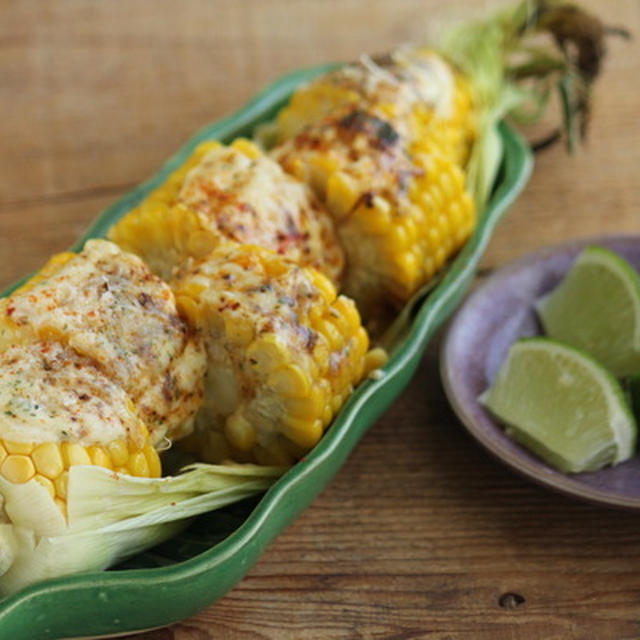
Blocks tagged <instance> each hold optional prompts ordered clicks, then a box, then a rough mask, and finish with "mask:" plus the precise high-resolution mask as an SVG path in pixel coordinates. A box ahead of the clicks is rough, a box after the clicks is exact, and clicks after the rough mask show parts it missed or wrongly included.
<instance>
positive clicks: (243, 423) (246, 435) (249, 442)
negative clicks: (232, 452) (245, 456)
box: [224, 414, 256, 451]
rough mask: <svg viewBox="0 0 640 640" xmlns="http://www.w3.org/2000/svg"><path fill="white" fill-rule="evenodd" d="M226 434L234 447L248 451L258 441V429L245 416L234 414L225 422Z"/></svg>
mask: <svg viewBox="0 0 640 640" xmlns="http://www.w3.org/2000/svg"><path fill="white" fill-rule="evenodd" d="M224 431H225V435H226V436H227V439H228V440H229V443H230V444H231V446H232V447H235V448H236V449H240V451H248V450H249V449H251V447H253V446H254V445H255V443H256V430H255V429H254V427H253V425H252V424H251V423H250V422H249V421H248V420H247V419H246V418H244V417H243V416H241V415H238V414H232V415H230V416H229V417H228V418H227V421H226V423H225V430H224Z"/></svg>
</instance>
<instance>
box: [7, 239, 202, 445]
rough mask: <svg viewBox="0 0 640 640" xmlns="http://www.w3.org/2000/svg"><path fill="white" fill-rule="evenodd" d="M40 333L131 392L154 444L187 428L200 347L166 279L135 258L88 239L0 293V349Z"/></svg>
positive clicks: (198, 385) (194, 405) (196, 391)
mask: <svg viewBox="0 0 640 640" xmlns="http://www.w3.org/2000/svg"><path fill="white" fill-rule="evenodd" d="M41 340H46V341H55V342H59V343H60V344H62V345H65V346H67V347H69V348H70V349H72V350H73V351H75V352H76V353H77V354H79V355H80V356H83V357H85V358H88V359H90V360H92V361H93V362H94V363H95V364H96V366H98V367H99V368H100V369H101V371H102V372H103V373H104V374H105V375H107V376H108V377H109V378H110V379H111V380H112V381H113V382H114V383H115V384H117V385H118V386H120V387H121V388H122V389H123V390H124V391H125V392H126V393H127V394H128V396H129V397H130V398H131V401H132V402H133V404H134V406H135V408H136V411H137V412H138V413H139V415H140V418H141V419H142V420H143V421H144V422H145V424H147V425H148V427H149V431H150V433H151V438H152V441H153V443H154V444H155V445H158V444H159V443H160V442H161V441H162V440H163V439H164V438H165V437H169V438H171V439H175V438H178V437H181V436H182V435H186V433H188V432H189V431H190V430H191V428H192V425H193V418H194V415H195V413H196V410H197V409H198V407H199V405H200V403H201V402H202V392H203V390H202V377H203V373H204V368H205V357H204V352H203V349H202V346H201V344H200V342H199V340H197V339H196V337H195V336H194V335H193V334H192V332H191V331H190V330H189V329H188V328H187V326H186V325H185V324H184V323H183V322H182V321H181V320H180V318H179V317H178V315H177V312H176V308H175V302H174V297H173V294H172V292H171V290H170V289H169V287H168V286H167V285H166V284H165V283H163V282H162V281H161V280H160V279H159V278H157V277H156V276H154V275H153V274H151V272H150V271H149V270H148V269H147V268H146V267H145V265H144V264H143V263H142V261H141V260H140V259H139V258H137V257H135V256H132V255H128V254H125V253H123V252H122V251H120V249H118V248H117V247H116V245H114V244H112V243H110V242H107V241H105V240H91V241H89V242H87V244H86V245H85V248H84V249H83V250H82V251H81V252H80V253H79V254H77V255H76V254H71V253H69V254H63V255H62V256H58V257H54V258H53V259H52V261H51V262H50V263H49V264H48V265H46V266H45V267H44V269H43V271H42V272H41V275H37V276H36V278H35V279H34V280H33V281H32V282H30V283H27V285H26V286H24V287H23V288H22V289H21V290H18V291H17V292H15V293H14V294H13V295H12V296H10V297H9V298H5V299H3V300H2V301H1V302H0V351H4V350H6V349H8V348H9V347H11V346H15V345H18V344H28V343H33V342H37V341H41Z"/></svg>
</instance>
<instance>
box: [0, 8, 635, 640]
mask: <svg viewBox="0 0 640 640" xmlns="http://www.w3.org/2000/svg"><path fill="white" fill-rule="evenodd" d="M445 4H447V3H443V2H439V1H438V0H373V1H372V0H323V1H315V2H313V1H310V0H307V1H296V0H244V1H242V0H216V1H213V0H187V1H185V2H181V3H177V2H174V1H173V0H157V1H155V2H149V1H145V0H111V1H110V2H95V1H93V0H58V1H57V2H51V3H48V2H38V1H37V0H20V1H18V0H14V1H11V0H1V1H0V141H1V143H2V151H1V154H0V287H3V286H4V285H6V284H9V283H10V282H11V281H13V280H15V279H16V278H17V277H19V276H22V275H24V274H25V273H27V272H28V271H30V270H33V269H35V268H37V267H38V266H39V265H40V264H41V263H42V262H43V261H44V260H45V259H46V257H47V256H49V255H50V254H51V253H53V252H55V251H59V250H62V249H64V248H66V247H67V246H68V245H69V244H71V243H72V241H73V240H75V239H76V238H77V237H78V235H79V234H80V233H81V232H82V230H83V229H84V228H85V227H86V226H87V225H88V224H89V223H90V221H92V220H93V219H94V218H95V217H96V215H97V214H98V213H99V212H100V211H101V210H102V209H103V208H104V207H105V206H106V205H108V204H109V203H110V202H112V201H113V200H114V199H115V198H117V197H118V196H119V195H120V194H122V193H124V192H125V191H127V190H128V189H129V188H131V187H132V186H133V185H135V184H137V183H139V182H140V181H142V180H143V179H144V178H146V177H147V176H148V175H150V174H151V173H153V172H154V171H155V170H156V169H157V168H158V167H159V166H160V164H161V163H162V162H163V161H164V160H165V159H166V158H167V157H168V156H169V155H170V154H171V153H172V152H173V151H175V150H176V149H177V148H178V147H179V146H180V144H181V143H182V142H183V141H184V140H185V139H186V138H187V137H188V136H189V135H190V134H192V133H193V132H194V131H196V130H197V129H198V128H199V127H201V126H203V125H204V124H206V123H208V122H210V121H212V120H215V119H216V118H218V117H220V116H222V115H224V114H225V113H228V112H230V111H232V110H234V109H236V108H238V107H239V106H241V105H242V104H243V103H244V102H245V100H246V99H247V98H249V97H250V96H251V95H252V94H254V93H255V92H256V91H257V90H258V89H259V88H261V87H262V86H264V85H265V84H266V83H268V82H269V81H271V80H273V79H275V78H276V77H278V76H279V75H280V74H282V73H284V72H286V71H289V70H292V69H294V68H297V67H300V66H304V65H311V64H314V63H319V62H324V61H327V60H341V59H351V58H354V57H356V56H357V55H358V54H360V53H361V52H365V51H367V52H376V51H383V50H385V49H386V48H389V47H390V46H392V45H394V44H397V43H399V42H402V41H406V40H413V41H418V40H421V39H423V38H424V37H425V36H426V34H427V33H428V32H429V29H430V28H434V25H435V27H436V28H437V26H438V24H440V23H441V20H442V18H447V19H450V18H452V17H456V16H468V15H469V14H470V13H472V12H474V11H479V10H481V9H482V8H485V7H486V6H488V4H489V3H486V2H479V1H477V2H471V1H468V2H451V3H448V5H447V7H446V8H445V6H444V5H445ZM587 4H588V5H589V6H590V7H591V8H592V9H594V10H595V11H599V12H600V13H601V14H604V15H605V16H606V17H607V19H608V21H609V22H611V23H614V24H620V25H624V26H626V27H627V28H629V29H631V30H632V31H635V33H636V34H637V36H638V37H640V2H638V0H614V1H612V2H607V3H604V2H596V1H595V0H591V1H590V2H588V3H587ZM639 78H640V45H639V44H638V38H636V40H635V41H632V42H623V41H616V40H612V41H611V42H610V46H609V57H608V59H607V62H606V66H605V73H604V76H603V78H602V80H601V82H599V84H598V86H597V89H596V92H595V96H594V97H595V109H594V117H593V126H592V129H591V133H590V136H589V140H588V144H587V145H586V146H585V147H584V148H583V149H582V150H581V152H580V153H579V154H577V155H575V156H573V157H568V156H566V155H565V153H564V152H563V150H562V149H561V148H553V149H550V150H548V151H546V152H544V153H542V154H540V155H539V156H538V158H537V167H536V170H535V174H534V176H533V178H532V180H531V182H530V184H529V185H528V187H527V189H526V191H525V193H524V194H523V195H522V197H521V198H520V199H519V200H518V202H517V203H516V204H515V206H513V207H512V209H511V211H510V213H509V214H508V217H507V219H506V220H505V221H504V223H503V224H502V225H501V226H500V228H499V230H498V231H497V233H496V234H495V237H494V239H493V241H492V242H491V245H490V247H489V249H488V252H487V254H486V257H485V259H484V262H483V265H484V268H485V269H492V268H495V267H497V266H499V265H501V264H504V263H505V262H507V261H509V260H510V259H512V258H515V257H517V256H520V255H522V254H523V253H526V252H528V251H530V250H532V249H535V248H537V247H540V246H543V245H547V244H550V243H556V242H560V241H563V240H566V239H570V238H577V237H584V236H588V235H593V234H599V233H603V232H611V233H614V232H616V233H619V232H638V231H640V206H639V202H638V201H639V197H640V182H639V181H638V179H637V172H638V166H639V165H640V119H639V117H640V82H639ZM438 346H439V340H436V341H435V342H434V344H433V345H432V347H431V348H430V349H429V350H428V352H427V353H426V355H425V358H424V361H423V363H422V365H421V367H420V369H419V371H418V373H417V375H416V377H415V379H414V381H413V383H412V384H411V386H410V387H409V388H408V389H407V391H406V392H405V393H404V394H403V396H402V397H401V398H400V399H399V400H398V402H397V403H396V404H395V405H394V407H393V408H392V409H390V410H389V411H388V413H387V414H386V415H385V416H384V417H383V418H382V419H381V420H380V421H379V422H378V423H377V424H376V425H375V426H374V427H373V428H372V429H371V431H370V432H369V433H368V435H367V436H366V438H365V439H364V440H363V441H362V442H361V444H360V445H359V447H358V448H357V449H356V451H355V452H354V453H353V455H352V456H351V458H350V459H349V461H348V462H347V464H346V465H345V466H344V468H343V469H342V470H341V472H340V473H339V474H338V475H337V477H336V478H335V480H334V481H333V482H332V484H331V485H330V486H329V487H328V488H327V489H326V490H325V491H324V492H323V493H322V494H321V496H320V497H319V498H318V499H317V500H316V501H315V502H314V503H313V505H312V506H311V507H310V508H309V509H308V510H307V511H306V512H305V513H304V514H303V515H302V516H301V517H300V518H299V519H298V520H297V521H296V522H295V523H294V524H293V525H291V526H290V527H289V528H288V529H287V530H286V531H285V532H284V533H283V534H282V535H281V536H280V537H279V538H278V539H277V540H276V541H275V542H274V543H273V544H272V545H271V546H270V547H269V548H268V550H267V551H266V553H264V555H263V556H262V557H261V559H260V561H259V562H258V564H257V565H255V566H254V567H253V569H252V570H251V571H250V572H249V574H248V576H247V577H246V579H245V580H244V581H243V582H241V583H240V584H239V585H238V586H237V587H236V588H235V589H233V590H232V591H231V592H230V593H229V594H228V595H227V596H226V597H224V598H223V599H222V600H220V601H219V602H217V603H215V604H213V605H212V606H210V607H209V608H208V609H206V610H205V611H203V612H201V613H200V614H199V615H197V616H196V617H194V618H192V619H189V620H186V621H184V622H182V623H180V624H177V625H175V626H173V627H171V628H167V629H160V630H156V631H150V632H147V633H142V634H137V635H134V636H130V637H131V638H135V639H136V640H213V639H226V638H229V639H235V638H239V639H244V638H246V639H251V640H258V639H260V640H264V639H270V640H276V639H277V640H281V639H282V640H294V639H295V640H297V639H318V640H324V639H331V640H335V639H347V638H375V639H386V640H392V639H393V640H401V639H403V640H404V639H407V640H408V639H413V638H429V639H434V640H435V639H438V640H445V639H447V640H457V639H463V640H507V639H509V640H573V639H576V640H578V639H580V640H623V639H631V638H638V637H640V514H635V513H630V512H623V511H613V510H607V509H603V508H597V507H592V506H588V505H585V504H581V503H578V502H574V501H571V500H569V499H566V498H563V497H559V496H556V495H554V494H551V493H549V492H547V491H545V490H543V489H540V488H538V487H536V486H532V485H531V484H529V483H528V482H526V481H524V480H522V479H520V478H519V477H518V476H516V475H514V474H513V473H511V472H510V471H508V470H506V469H505V468H503V467H502V466H501V465H500V464H499V463H498V462H496V461H494V460H493V459H492V458H490V457H489V455H488V454H486V453H485V452H484V451H483V450H481V449H480V448H479V446H478V445H477V444H476V443H475V442H474V441H472V440H471V439H470V438H469V437H468V436H467V435H466V433H465V431H464V430H463V428H462V427H461V425H460V423H459V422H458V421H457V419H456V418H455V416H454V415H453V413H452V411H451V409H450V408H449V406H448V403H447V401H446V398H445V396H444V394H443V391H442V388H441V384H440V379H439V374H438ZM34 640H37V639H34Z"/></svg>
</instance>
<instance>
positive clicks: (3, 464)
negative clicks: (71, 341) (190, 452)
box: [0, 341, 161, 510]
mask: <svg viewBox="0 0 640 640" xmlns="http://www.w3.org/2000/svg"><path fill="white" fill-rule="evenodd" d="M75 465H97V466H100V467H105V468H107V469H111V470H113V471H116V472H121V473H127V474H129V475H134V476H139V477H158V476H160V472H161V467H160V459H159V457H158V453H157V452H156V450H155V449H154V447H153V445H152V443H151V439H150V437H149V432H148V430H147V427H146V426H145V424H144V423H143V422H142V421H141V420H140V418H139V417H138V415H137V412H136V409H135V407H134V406H133V403H132V402H131V400H130V399H129V397H128V396H127V394H126V393H125V392H124V391H123V390H122V389H121V388H120V387H118V386H117V385H116V384H114V383H113V382H112V381H111V380H110V379H109V377H108V376H107V375H106V374H105V373H103V372H102V371H101V370H100V369H99V368H97V367H96V366H95V364H94V363H93V362H92V361H91V360H90V359H88V358H85V357H83V356H80V355H78V354H77V353H75V352H74V351H73V350H72V349H70V348H69V347H64V346H62V345H60V344H58V343H56V342H42V341H36V342H33V343H30V344H27V345H14V346H11V347H9V348H8V349H6V350H4V351H2V352H1V353H0V476H2V477H3V478H5V479H6V480H9V481H10V482H14V483H24V482H28V481H29V480H32V479H34V480H36V481H37V482H39V483H40V484H41V485H43V486H44V487H45V488H46V489H47V491H48V492H49V493H50V494H51V497H52V498H54V499H55V500H56V502H57V503H58V504H59V506H60V507H61V508H62V509H63V510H64V508H65V500H66V497H67V493H66V491H67V476H68V471H69V469H70V468H71V467H73V466H75Z"/></svg>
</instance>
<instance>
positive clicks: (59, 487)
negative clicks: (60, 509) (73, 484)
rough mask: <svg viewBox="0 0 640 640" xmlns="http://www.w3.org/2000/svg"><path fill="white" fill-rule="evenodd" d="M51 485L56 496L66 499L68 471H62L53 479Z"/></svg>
mask: <svg viewBox="0 0 640 640" xmlns="http://www.w3.org/2000/svg"><path fill="white" fill-rule="evenodd" d="M53 486H54V487H55V489H56V496H58V498H60V499H63V500H64V499H66V497H67V492H68V489H69V472H68V471H63V472H62V473H61V474H60V475H59V476H58V477H57V478H56V479H55V480H54V481H53Z"/></svg>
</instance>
